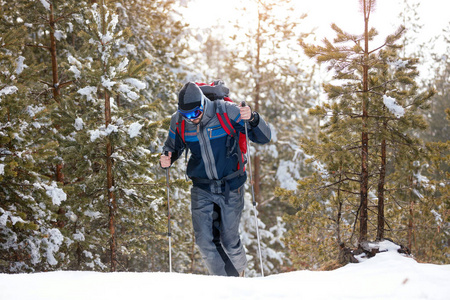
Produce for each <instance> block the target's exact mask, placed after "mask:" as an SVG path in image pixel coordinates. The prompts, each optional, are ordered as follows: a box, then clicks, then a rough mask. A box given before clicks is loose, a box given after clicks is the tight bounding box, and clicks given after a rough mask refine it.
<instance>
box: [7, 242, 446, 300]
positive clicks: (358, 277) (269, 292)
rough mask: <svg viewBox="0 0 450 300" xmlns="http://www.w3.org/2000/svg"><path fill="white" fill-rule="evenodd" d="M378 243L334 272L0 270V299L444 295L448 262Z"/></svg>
mask: <svg viewBox="0 0 450 300" xmlns="http://www.w3.org/2000/svg"><path fill="white" fill-rule="evenodd" d="M380 248H382V249H385V250H388V251H387V252H383V253H379V254H377V255H376V256H375V257H373V258H371V259H368V260H366V261H364V262H362V263H358V264H349V265H347V266H345V267H342V268H340V269H337V270H334V271H295V272H290V273H282V274H278V275H270V276H267V277H264V278H261V277H257V278H236V277H218V276H206V275H193V274H179V273H162V272H161V273H128V272H121V273H100V272H81V271H58V272H46V273H35V274H14V275H9V274H0V299H8V300H15V299H20V300H27V299H33V300H39V299H46V300H52V299H58V300H65V299H67V300H69V299H77V300H78V299H108V300H115V299H118V300H119V299H120V300H123V299H150V298H151V299H184V300H189V299H195V300H201V299H208V300H209V299H215V300H221V299H233V300H235V299H258V300H266V299H267V300H268V299H270V300H273V299H308V300H310V299H327V300H333V299H383V300H388V299H408V300H414V299H433V300H444V299H447V300H448V299H449V298H450V296H449V295H450V284H448V283H449V278H450V265H432V264H421V263H418V262H416V261H415V260H414V259H412V258H408V257H404V256H402V255H400V254H398V253H397V252H396V251H394V250H395V248H396V247H395V246H394V245H393V244H391V243H389V242H386V243H385V244H384V245H380ZM85 255H86V254H85ZM24 287H26V288H24Z"/></svg>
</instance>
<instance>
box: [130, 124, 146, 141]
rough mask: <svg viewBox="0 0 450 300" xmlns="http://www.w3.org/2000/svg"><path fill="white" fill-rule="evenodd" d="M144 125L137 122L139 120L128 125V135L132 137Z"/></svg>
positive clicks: (137, 133) (136, 134)
mask: <svg viewBox="0 0 450 300" xmlns="http://www.w3.org/2000/svg"><path fill="white" fill-rule="evenodd" d="M143 126H144V125H141V124H139V122H135V123H133V124H131V125H130V128H129V129H128V135H129V136H130V138H134V137H136V136H138V135H140V134H141V133H140V130H141V128H142V127H143Z"/></svg>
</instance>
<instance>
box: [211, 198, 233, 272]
mask: <svg viewBox="0 0 450 300" xmlns="http://www.w3.org/2000/svg"><path fill="white" fill-rule="evenodd" d="M221 214H222V212H221V210H220V207H219V205H217V204H216V203H214V211H213V237H214V238H213V243H214V244H215V245H216V249H217V251H218V252H219V254H220V257H222V260H223V262H224V263H225V272H226V273H227V275H228V276H235V277H237V276H239V273H238V271H237V270H236V268H235V267H234V266H233V263H232V262H231V260H230V258H229V257H228V255H227V254H226V252H225V251H224V250H223V247H222V243H221V241H220V230H221V227H222V224H221V223H222V217H221Z"/></svg>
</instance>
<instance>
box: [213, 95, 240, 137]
mask: <svg viewBox="0 0 450 300" xmlns="http://www.w3.org/2000/svg"><path fill="white" fill-rule="evenodd" d="M216 115H217V118H218V119H219V122H220V125H222V128H223V129H224V130H225V132H226V133H227V134H228V135H230V136H232V137H235V138H237V135H236V130H235V129H234V127H233V125H232V124H231V121H230V118H229V117H228V113H227V111H226V107H225V104H224V103H223V102H221V101H218V102H217V109H216Z"/></svg>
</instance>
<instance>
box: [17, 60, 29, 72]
mask: <svg viewBox="0 0 450 300" xmlns="http://www.w3.org/2000/svg"><path fill="white" fill-rule="evenodd" d="M24 61H25V57H23V56H19V57H18V58H17V60H16V64H17V67H16V70H15V72H16V74H17V75H19V74H21V73H22V72H23V70H24V69H25V68H28V66H27V65H26V64H24V63H23V62H24Z"/></svg>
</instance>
